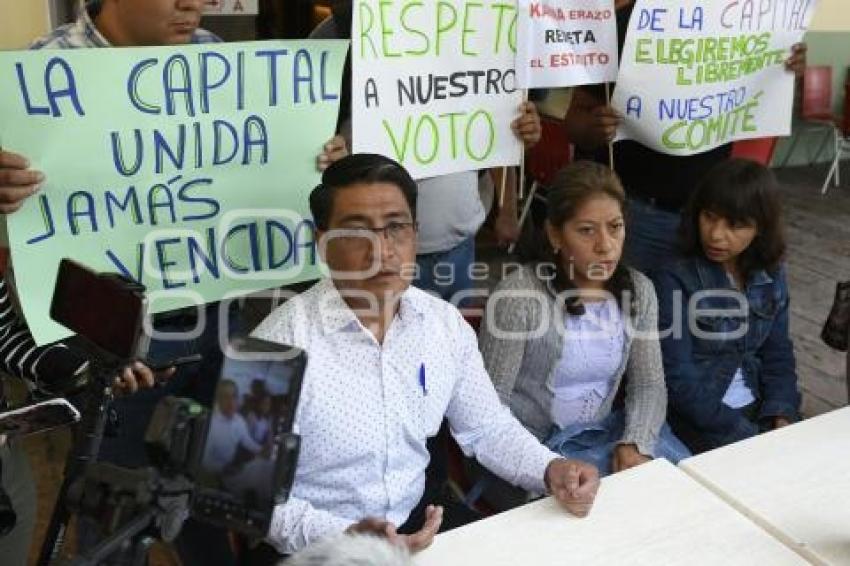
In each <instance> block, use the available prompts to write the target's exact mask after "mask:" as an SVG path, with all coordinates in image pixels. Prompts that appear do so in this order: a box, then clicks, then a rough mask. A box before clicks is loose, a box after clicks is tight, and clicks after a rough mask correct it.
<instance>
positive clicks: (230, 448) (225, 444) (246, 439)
mask: <svg viewBox="0 0 850 566" xmlns="http://www.w3.org/2000/svg"><path fill="white" fill-rule="evenodd" d="M238 398H239V392H238V391H237V389H236V384H235V383H234V382H232V381H231V380H229V379H222V380H221V381H219V383H218V386H217V387H216V391H215V410H214V411H213V414H212V417H211V422H210V432H209V435H208V438H209V442H208V443H207V446H206V451H205V452H204V469H206V470H207V471H209V472H212V473H215V474H220V473H221V472H222V471H223V470H225V469H226V468H227V467H228V466H230V465H231V464H232V463H233V458H234V457H235V456H236V450H237V449H238V448H239V447H240V446H242V448H244V449H245V450H247V451H248V452H250V453H251V454H259V453H260V452H261V451H262V450H263V447H262V446H261V445H260V444H258V443H257V442H255V441H254V439H253V438H251V435H250V434H249V432H248V425H247V424H245V419H243V418H242V415H240V414H239V413H238V412H237V409H238V402H237V399H238Z"/></svg>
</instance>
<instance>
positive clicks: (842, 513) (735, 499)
mask: <svg viewBox="0 0 850 566" xmlns="http://www.w3.org/2000/svg"><path fill="white" fill-rule="evenodd" d="M679 465H680V466H681V467H682V469H683V470H685V471H686V472H687V473H689V474H691V475H692V476H693V477H694V478H696V479H697V480H698V481H700V482H701V483H703V484H704V485H705V486H706V487H708V488H709V489H711V490H712V491H714V492H715V493H717V494H718V495H719V496H720V497H722V498H723V499H725V500H726V501H728V502H729V504H730V505H732V506H734V507H735V508H736V509H738V510H739V511H740V512H742V513H744V514H746V515H747V516H749V517H751V518H752V519H753V520H754V521H755V522H756V523H758V524H759V525H761V526H762V527H763V528H765V529H766V530H767V531H769V532H770V533H771V534H773V536H775V537H776V538H778V539H779V540H780V541H782V542H783V543H785V544H787V545H789V546H791V547H792V548H795V549H796V550H797V551H798V552H799V553H800V554H801V555H803V556H805V557H806V558H808V559H809V560H810V561H811V562H813V563H814V564H836V565H837V564H850V408H845V409H840V410H838V411H834V412H831V413H828V414H826V415H822V416H820V417H817V418H814V419H810V420H807V421H803V422H801V423H799V424H795V425H792V426H789V427H786V428H783V429H780V430H777V431H773V432H770V433H768V434H763V435H761V436H758V437H756V438H751V439H749V440H746V441H744V442H740V443H737V444H732V445H730V446H726V447H724V448H720V449H718V450H713V451H711V452H706V453H705V454H701V455H699V456H696V457H694V458H689V459H687V460H684V461H683V462H681V463H680V464H679Z"/></svg>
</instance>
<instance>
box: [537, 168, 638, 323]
mask: <svg viewBox="0 0 850 566" xmlns="http://www.w3.org/2000/svg"><path fill="white" fill-rule="evenodd" d="M600 195H604V196H607V197H610V198H612V199H614V200H615V201H617V204H618V205H619V206H620V210H621V211H622V212H623V214H624V215H625V211H626V193H625V191H624V190H623V185H622V184H621V183H620V179H619V178H618V177H617V175H616V173H614V172H613V171H611V170H610V169H609V168H607V167H604V166H602V165H600V164H598V163H594V162H592V161H576V162H574V163H571V164H570V165H567V166H566V167H564V168H563V169H561V170H560V171H559V172H558V173H557V174H556V175H555V178H554V179H553V181H552V185H551V186H550V188H549V192H548V193H547V195H546V200H547V202H548V205H547V209H546V220H547V221H548V222H549V224H550V225H551V226H552V227H554V228H556V229H558V228H560V227H561V226H563V225H564V224H565V223H567V222H569V221H570V220H572V219H573V218H574V217H575V215H576V213H577V212H578V210H579V208H581V207H582V206H583V205H584V203H585V202H587V201H588V200H589V199H590V198H592V197H596V196H600ZM542 240H544V242H545V245H544V246H542V249H541V252H542V253H541V254H540V255H539V256H538V261H539V262H541V263H542V262H545V263H551V264H552V265H554V266H555V278H554V284H555V288H556V289H557V290H558V291H559V292H563V291H566V290H570V289H574V288H575V283H574V282H573V281H572V280H571V279H570V277H569V273H567V272H566V271H565V270H564V266H563V262H562V261H561V258H560V257H559V254H557V253H555V250H554V249H553V248H552V244H551V243H550V242H549V239H548V238H542ZM605 290H606V291H607V292H609V293H611V294H612V295H613V296H614V297H616V298H617V299H619V303H620V304H621V305H622V304H623V299H624V297H628V302H629V305H630V309H629V311H630V312H629V313H628V314H629V315H630V316H632V317H634V316H635V314H636V305H635V300H634V299H635V295H634V281H633V279H632V275H631V273H630V272H629V270H628V268H627V267H626V266H625V265H624V264H623V261H622V259H621V260H620V261H619V262H618V263H617V269H615V270H614V273H613V274H612V275H611V277H610V278H609V279H608V280H607V281H606V282H605ZM566 308H567V312H568V313H569V314H573V315H580V314H584V307H583V306H582V305H581V304H580V303H579V302H578V301H577V300H575V301H572V302H570V301H567V304H566Z"/></svg>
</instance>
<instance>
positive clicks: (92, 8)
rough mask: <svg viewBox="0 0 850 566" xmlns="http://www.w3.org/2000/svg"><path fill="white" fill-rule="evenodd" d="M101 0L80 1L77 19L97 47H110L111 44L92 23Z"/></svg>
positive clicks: (97, 12) (98, 10) (98, 11)
mask: <svg viewBox="0 0 850 566" xmlns="http://www.w3.org/2000/svg"><path fill="white" fill-rule="evenodd" d="M100 8H101V0H90V1H88V2H80V5H79V7H78V9H77V21H78V22H80V24H81V25H82V26H83V30H84V31H85V34H86V36H87V37H88V38H89V39H90V40H91V41H92V43H93V44H94V45H95V46H97V47H112V44H110V43H109V41H107V39H106V38H105V37H103V34H102V33H100V30H98V29H97V26H96V25H94V20H95V18H97V15H98V14H99V13H100Z"/></svg>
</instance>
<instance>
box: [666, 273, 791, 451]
mask: <svg viewBox="0 0 850 566" xmlns="http://www.w3.org/2000/svg"><path fill="white" fill-rule="evenodd" d="M653 279H654V281H653V282H654V283H655V288H656V292H657V293H658V307H659V317H658V323H659V329H660V331H661V350H662V353H663V356H664V372H665V375H666V379H667V390H668V395H669V401H670V402H669V407H670V412H671V418H672V420H675V419H676V418H679V419H682V420H683V421H684V422H685V423H686V425H687V426H688V427H689V428H690V429H692V430H693V432H694V433H695V434H696V435H698V436H699V437H700V440H701V443H702V444H703V445H704V446H705V447H707V448H713V447H717V446H723V445H725V444H729V443H731V442H736V441H738V440H742V439H744V438H748V437H750V436H753V435H755V434H757V433H758V432H759V424H758V423H755V422H753V421H751V420H750V419H749V418H747V415H745V413H744V411H742V410H739V409H732V408H730V407H728V406H726V405H724V404H723V402H722V400H723V396H724V394H725V393H726V390H727V389H728V388H729V384H730V383H731V382H732V378H733V376H734V375H735V372H736V371H737V369H738V368H741V369H742V370H743V374H744V380H745V382H746V384H747V386H748V387H749V388H750V390H751V391H752V393H753V395H754V396H755V397H756V400H757V401H756V405H755V407H756V408H757V412H756V417H757V420H758V421H762V419H766V420H768V419H770V418H772V417H777V416H782V417H785V418H787V419H789V420H791V421H794V420H797V419H798V409H799V406H800V393H799V392H798V390H797V372H796V363H795V360H794V348H793V345H792V343H791V339H790V338H789V336H788V303H789V298H788V284H787V282H786V280H785V270H784V268H780V269H779V270H778V271H777V272H776V273H775V274H772V275H770V274H768V273H766V272H764V271H760V272H757V273H755V274H754V275H753V276H752V277H751V278H750V280H749V281H748V282H747V285H746V289H745V291H744V292H743V293H742V292H739V291H737V290H736V289H735V288H734V287H733V285H732V284H731V282H730V281H729V278H728V276H727V274H726V272H725V270H724V269H723V268H722V267H721V266H720V265H719V264H717V263H714V262H711V261H709V260H707V259H705V258H702V257H690V258H684V259H681V260H678V261H676V262H675V263H673V264H672V265H670V266H668V267H666V268H662V269H660V270H658V271H657V272H656V273H655V275H654V278H653ZM678 295H681V298H678V297H677V296H678ZM689 305H690V307H689ZM768 422H769V421H768Z"/></svg>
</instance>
